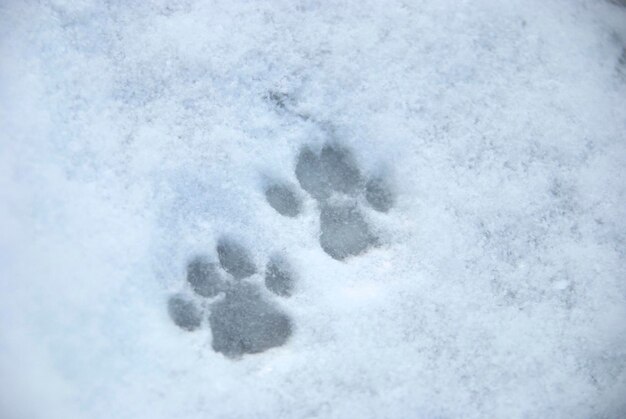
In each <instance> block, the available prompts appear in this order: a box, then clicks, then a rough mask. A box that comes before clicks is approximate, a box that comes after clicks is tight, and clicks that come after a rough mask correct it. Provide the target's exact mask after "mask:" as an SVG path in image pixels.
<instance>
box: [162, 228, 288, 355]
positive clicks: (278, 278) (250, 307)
mask: <svg viewBox="0 0 626 419" xmlns="http://www.w3.org/2000/svg"><path fill="white" fill-rule="evenodd" d="M216 250H217V255H218V260H219V265H218V264H217V263H213V262H210V259H209V258H208V257H207V256H198V257H195V258H193V259H191V260H190V261H189V263H188V264H187V282H188V283H189V285H190V288H191V289H192V291H193V293H194V294H196V297H193V296H185V295H183V294H175V295H173V296H171V297H170V298H169V300H168V313H169V315H170V318H171V319H172V321H173V322H174V323H175V324H176V325H178V326H179V327H181V328H182V329H185V330H189V331H193V330H196V329H198V328H200V327H201V325H202V319H203V317H205V316H206V313H205V312H204V310H202V309H200V308H199V305H198V304H197V303H196V301H195V300H196V299H197V298H198V297H202V298H214V301H212V302H211V303H210V304H209V307H208V312H209V314H208V320H209V327H210V328H211V333H212V344H211V346H212V347H213V350H214V351H216V352H220V353H222V354H224V355H226V356H227V357H230V358H237V357H240V356H242V355H245V354H253V353H259V352H263V351H266V350H268V349H270V348H274V347H277V346H282V345H284V344H285V343H286V342H287V340H288V339H289V337H290V336H291V334H292V329H293V327H292V323H291V319H290V318H289V317H288V316H287V315H286V314H285V313H283V312H282V311H281V310H279V309H278V307H276V305H274V304H272V303H270V302H268V301H267V300H266V299H265V298H264V297H263V292H262V290H261V288H260V287H258V286H256V285H254V284H251V283H248V282H245V281H243V279H245V278H247V277H250V276H252V275H253V274H255V273H256V272H257V269H256V266H255V264H254V262H253V261H252V258H251V256H250V253H249V252H248V251H247V249H246V248H245V247H243V246H242V245H240V244H239V243H237V242H236V241H234V240H232V239H229V238H223V239H220V240H219V241H218V244H217V249H216ZM293 277H294V276H293V273H292V270H291V269H290V268H289V265H288V263H287V262H286V260H284V259H283V258H281V257H278V256H277V257H274V258H272V259H271V260H270V262H268V265H267V268H266V273H265V284H266V287H267V288H268V289H269V290H270V291H271V292H273V293H274V294H276V295H279V296H283V297H287V296H290V295H291V293H292V290H293V282H294V281H293ZM220 294H222V295H220Z"/></svg>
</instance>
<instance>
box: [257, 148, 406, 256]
mask: <svg viewBox="0 0 626 419" xmlns="http://www.w3.org/2000/svg"><path fill="white" fill-rule="evenodd" d="M295 175H296V178H297V179H298V183H299V184H300V186H301V187H302V189H304V190H305V191H306V192H307V193H308V194H309V195H311V196H312V197H313V198H314V199H315V200H316V201H317V202H318V204H319V209H320V230H321V231H320V236H319V240H320V245H321V247H322V249H323V250H324V251H325V252H326V253H327V254H328V255H330V256H331V257H333V258H335V259H337V260H344V259H346V258H347V257H350V256H356V255H359V254H362V253H364V252H366V251H367V250H368V249H370V248H371V247H374V246H376V245H378V244H379V239H378V237H376V235H375V234H374V233H373V232H372V230H371V228H370V226H369V224H368V223H367V221H366V220H365V218H364V217H363V213H362V211H361V208H360V204H359V197H362V196H364V198H365V201H366V202H367V203H368V205H369V206H370V207H371V208H373V209H374V210H376V211H379V212H383V213H386V212H388V211H389V210H390V209H391V208H392V207H393V205H394V203H395V196H394V194H393V192H392V189H391V187H390V185H389V183H388V182H387V181H386V179H384V178H382V177H372V178H370V179H368V180H366V179H365V178H364V176H363V174H362V172H361V170H360V169H359V167H358V165H357V164H356V161H355V160H354V157H353V156H352V153H351V152H350V150H348V149H347V148H345V147H343V146H341V145H339V144H336V143H327V144H325V145H324V146H323V147H322V149H321V151H320V152H319V153H316V152H315V151H314V150H312V149H311V148H310V147H304V148H303V149H301V150H300V153H299V154H298V157H297V161H296V167H295ZM265 197H266V199H267V202H268V203H269V205H270V206H272V208H274V209H275V210H276V211H277V212H278V213H279V214H281V215H284V216H288V217H295V216H297V215H298V214H300V212H301V208H302V202H301V201H300V199H299V198H298V195H297V193H296V191H294V190H293V188H292V187H290V186H289V185H288V184H280V183H276V184H272V185H270V186H269V187H268V188H267V189H266V190H265Z"/></svg>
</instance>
